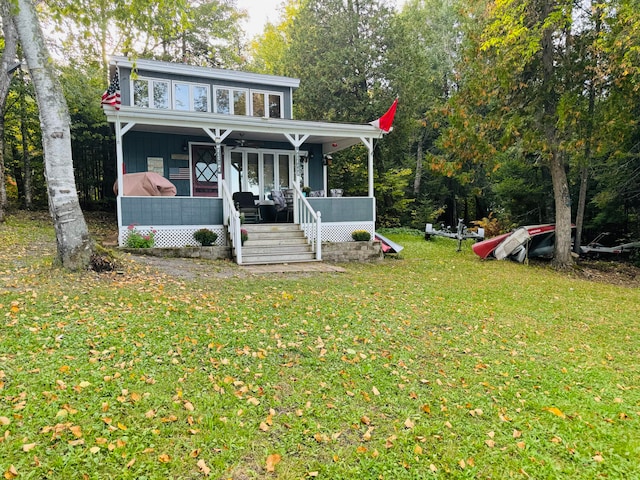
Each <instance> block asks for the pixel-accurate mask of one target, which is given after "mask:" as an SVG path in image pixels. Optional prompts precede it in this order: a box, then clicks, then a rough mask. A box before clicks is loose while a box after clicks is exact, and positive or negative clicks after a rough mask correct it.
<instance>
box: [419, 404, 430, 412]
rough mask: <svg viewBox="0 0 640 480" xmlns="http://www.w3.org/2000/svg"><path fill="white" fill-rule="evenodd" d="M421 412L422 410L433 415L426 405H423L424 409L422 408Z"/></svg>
mask: <svg viewBox="0 0 640 480" xmlns="http://www.w3.org/2000/svg"><path fill="white" fill-rule="evenodd" d="M420 410H422V411H423V412H424V413H431V407H430V406H429V405H427V404H426V403H425V404H424V405H422V407H420Z"/></svg>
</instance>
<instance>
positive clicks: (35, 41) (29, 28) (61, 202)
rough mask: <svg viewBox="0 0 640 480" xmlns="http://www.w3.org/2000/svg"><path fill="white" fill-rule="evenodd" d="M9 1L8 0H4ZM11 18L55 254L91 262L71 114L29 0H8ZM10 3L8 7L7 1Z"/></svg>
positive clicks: (74, 262)
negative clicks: (38, 139) (37, 140)
mask: <svg viewBox="0 0 640 480" xmlns="http://www.w3.org/2000/svg"><path fill="white" fill-rule="evenodd" d="M2 2H3V3H4V4H5V5H7V4H8V2H9V0H2ZM12 3H14V4H15V3H17V6H18V9H17V10H15V8H14V10H12V15H13V20H14V24H15V27H16V31H17V32H18V38H19V40H20V44H21V45H22V49H23V52H24V56H25V58H26V60H27V64H28V66H29V72H30V74H31V79H32V80H33V84H34V87H35V91H36V99H37V101H38V109H39V112H40V126H41V128H42V146H43V148H44V173H45V179H46V181H47V192H48V196H49V211H50V213H51V217H52V218H53V224H54V228H55V231H56V240H57V245H58V258H59V260H60V261H61V262H62V265H63V266H64V267H65V268H68V269H70V270H80V269H83V268H86V267H87V266H88V265H89V261H90V259H91V254H92V252H93V244H92V242H91V238H90V237H89V231H88V229H87V224H86V223H85V220H84V216H83V215H82V210H81V209H80V203H79V201H78V193H77V191H76V185H75V179H74V176H73V159H72V155H71V132H70V128H69V123H70V118H69V110H68V108H67V103H66V101H65V99H64V96H63V93H62V87H61V86H60V84H59V82H58V80H57V76H56V73H55V71H54V69H53V62H52V61H51V57H50V56H49V52H48V50H47V47H46V45H45V43H44V36H43V34H42V30H41V28H40V23H39V22H38V17H37V15H36V10H35V7H34V5H33V3H32V2H31V0H17V1H15V0H12ZM8 6H11V5H10V4H9V5H8Z"/></svg>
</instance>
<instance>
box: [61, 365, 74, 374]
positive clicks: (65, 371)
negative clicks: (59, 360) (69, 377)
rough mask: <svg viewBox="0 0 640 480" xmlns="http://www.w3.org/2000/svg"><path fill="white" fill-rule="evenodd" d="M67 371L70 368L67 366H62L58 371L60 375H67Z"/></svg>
mask: <svg viewBox="0 0 640 480" xmlns="http://www.w3.org/2000/svg"><path fill="white" fill-rule="evenodd" d="M69 370H71V367H69V365H63V366H61V367H60V368H59V369H58V371H59V372H60V373H68V372H69Z"/></svg>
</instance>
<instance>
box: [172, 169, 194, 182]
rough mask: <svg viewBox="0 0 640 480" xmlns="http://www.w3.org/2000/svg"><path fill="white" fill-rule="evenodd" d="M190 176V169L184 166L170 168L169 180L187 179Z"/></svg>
mask: <svg viewBox="0 0 640 480" xmlns="http://www.w3.org/2000/svg"><path fill="white" fill-rule="evenodd" d="M190 178H191V170H190V169H189V167H186V168H182V167H180V168H170V169H169V180H189V179H190Z"/></svg>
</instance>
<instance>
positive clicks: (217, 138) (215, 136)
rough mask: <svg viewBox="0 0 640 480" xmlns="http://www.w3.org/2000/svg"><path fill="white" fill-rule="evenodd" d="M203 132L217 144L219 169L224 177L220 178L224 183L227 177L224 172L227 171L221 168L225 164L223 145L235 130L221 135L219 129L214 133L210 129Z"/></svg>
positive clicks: (215, 129) (214, 130) (226, 131)
mask: <svg viewBox="0 0 640 480" xmlns="http://www.w3.org/2000/svg"><path fill="white" fill-rule="evenodd" d="M203 130H204V131H205V132H206V134H207V135H209V137H210V138H211V139H212V140H213V141H214V142H215V143H216V159H217V160H218V168H220V169H221V172H222V175H221V176H220V178H221V179H222V181H224V180H225V175H224V170H225V169H224V168H221V165H222V162H223V160H222V146H221V144H222V142H223V141H224V139H225V138H227V137H228V136H229V135H230V134H231V133H232V132H233V130H231V129H228V130H225V131H224V133H220V129H219V128H214V129H213V131H211V129H210V128H206V127H204V128H203Z"/></svg>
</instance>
